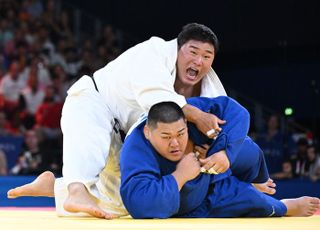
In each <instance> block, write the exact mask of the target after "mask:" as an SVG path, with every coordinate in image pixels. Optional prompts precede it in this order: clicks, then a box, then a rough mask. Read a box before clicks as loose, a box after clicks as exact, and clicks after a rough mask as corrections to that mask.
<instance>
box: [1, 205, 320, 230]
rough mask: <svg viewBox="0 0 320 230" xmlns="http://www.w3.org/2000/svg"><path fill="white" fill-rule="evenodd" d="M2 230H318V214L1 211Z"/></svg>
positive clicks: (49, 209) (25, 209)
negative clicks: (109, 215)
mask: <svg viewBox="0 0 320 230" xmlns="http://www.w3.org/2000/svg"><path fill="white" fill-rule="evenodd" d="M0 229H1V230H16V229H21V230H35V229H46V230H57V229H62V230H64V229H77V230H88V229H90V230H96V229H104V230H106V229H107V230H113V229H115V230H128V229H139V230H151V229H152V230H160V229H161V230H171V229H172V230H173V229H174V230H189V229H190V230H198V229H199V230H200V229H201V230H209V229H216V230H270V229H272V230H286V229H290V230H319V229H320V213H317V214H316V215H313V216H311V217H281V218H277V217H274V218H211V219H202V218H199V219H198V218H197V219H144V220H134V219H132V218H130V217H124V218H120V219H113V220H103V219H97V218H90V217H58V216H56V213H55V211H54V209H53V208H52V207H51V208H13V207H8V208H5V207H2V208H0Z"/></svg>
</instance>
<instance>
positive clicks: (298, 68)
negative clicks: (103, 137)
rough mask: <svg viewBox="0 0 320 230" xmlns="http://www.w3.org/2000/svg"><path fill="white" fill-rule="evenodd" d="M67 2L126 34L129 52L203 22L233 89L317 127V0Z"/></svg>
mask: <svg viewBox="0 0 320 230" xmlns="http://www.w3.org/2000/svg"><path fill="white" fill-rule="evenodd" d="M66 2H69V3H70V4H73V5H75V6H77V7H79V8H80V9H82V10H85V11H87V12H89V13H91V14H92V15H94V16H97V17H99V18H101V19H102V20H103V21H104V22H105V23H110V24H112V25H114V26H115V27H116V28H118V29H121V30H123V31H125V32H126V33H128V34H129V37H130V41H131V43H130V44H128V47H129V46H131V45H134V44H136V43H138V42H140V41H143V40H146V39H148V38H150V37H151V36H160V37H162V38H164V39H172V38H175V37H176V36H177V34H178V33H179V31H180V30H181V27H182V26H183V25H184V24H186V23H189V22H198V23H202V24H205V25H207V26H209V27H210V28H211V29H212V30H213V31H214V32H215V33H216V34H217V36H218V38H219V40H220V43H221V50H220V52H219V53H218V55H217V57H216V60H215V62H214V66H213V67H214V69H215V70H216V72H217V73H218V75H219V76H220V78H221V80H222V82H223V84H224V85H225V87H226V89H227V91H228V92H230V91H231V90H235V91H236V92H237V93H239V94H242V95H244V96H245V97H247V98H250V99H253V100H256V101H258V102H260V103H262V104H263V105H264V106H266V107H268V108H271V109H273V110H275V111H277V112H279V113H282V111H283V110H284V108H285V107H288V106H290V107H292V108H293V109H294V114H293V115H294V116H295V118H296V119H297V120H298V121H299V122H301V123H303V124H304V125H307V126H310V125H311V126H312V125H317V124H319V117H320V112H319V107H320V106H319V105H320V100H319V87H320V72H319V67H320V25H319V24H320V1H318V0H306V1H301V0H300V1H298V0H278V1H276V0H270V1H254V0H223V1H221V0H205V1H201V0H198V1H182V0H171V1H169V0H162V1H151V0H137V1H133V0H107V1H95V0H93V1H92V0H91V1H84V2H78V1H76V0H68V1H66Z"/></svg>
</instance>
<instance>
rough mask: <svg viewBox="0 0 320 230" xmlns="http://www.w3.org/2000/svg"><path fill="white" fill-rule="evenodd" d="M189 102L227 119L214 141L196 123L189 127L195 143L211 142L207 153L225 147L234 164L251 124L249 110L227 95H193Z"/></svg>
mask: <svg viewBox="0 0 320 230" xmlns="http://www.w3.org/2000/svg"><path fill="white" fill-rule="evenodd" d="M187 102H188V104H190V105H193V106H195V107H197V108H199V109H200V110H202V111H204V112H208V113H212V114H214V115H216V116H217V117H219V118H222V119H224V120H226V121H227V122H226V124H224V125H222V126H221V127H222V132H221V133H220V134H219V136H218V137H217V139H216V140H215V141H213V142H212V140H210V139H209V138H208V137H207V136H205V135H204V134H202V133H201V132H200V131H198V129H197V128H196V127H195V125H194V124H191V125H189V126H188V127H189V134H190V138H191V139H192V140H193V142H194V143H195V144H197V145H201V144H204V143H209V144H211V146H210V148H209V150H208V153H207V154H208V156H210V155H212V154H213V153H216V152H218V151H220V150H222V149H224V150H225V151H226V153H227V156H228V159H229V161H230V163H231V165H232V164H233V163H234V161H235V159H236V158H237V154H238V152H239V150H240V149H241V145H242V143H243V141H244V139H245V138H246V136H247V134H248V130H249V125H250V114H249V112H248V111H247V110H246V109H245V108H244V107H243V106H241V105H240V104H239V103H238V102H236V101H235V100H233V99H232V98H229V97H225V96H221V97H216V98H206V97H193V98H188V99H187ZM210 141H211V142H210Z"/></svg>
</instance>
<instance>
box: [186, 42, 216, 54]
mask: <svg viewBox="0 0 320 230" xmlns="http://www.w3.org/2000/svg"><path fill="white" fill-rule="evenodd" d="M182 47H184V48H195V49H201V50H204V51H207V52H210V53H214V46H213V45H212V44H211V43H209V42H202V41H197V40H189V41H187V42H186V43H184V44H183V46H182Z"/></svg>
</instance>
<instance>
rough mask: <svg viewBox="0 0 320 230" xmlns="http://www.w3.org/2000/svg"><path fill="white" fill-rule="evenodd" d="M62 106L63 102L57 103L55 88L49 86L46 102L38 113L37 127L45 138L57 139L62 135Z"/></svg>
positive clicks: (39, 108)
mask: <svg viewBox="0 0 320 230" xmlns="http://www.w3.org/2000/svg"><path fill="white" fill-rule="evenodd" d="M62 106H63V104H62V103H61V102H59V101H56V94H55V88H54V87H53V86H48V87H47V89H46V94H45V99H44V102H43V103H42V104H41V105H40V106H39V107H38V109H37V112H36V127H37V129H38V130H39V131H41V133H42V134H43V135H44V138H48V139H55V138H59V137H60V136H61V135H62V134H61V130H60V118H61V111H62Z"/></svg>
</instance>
